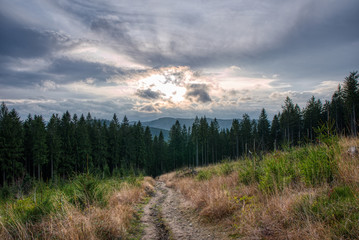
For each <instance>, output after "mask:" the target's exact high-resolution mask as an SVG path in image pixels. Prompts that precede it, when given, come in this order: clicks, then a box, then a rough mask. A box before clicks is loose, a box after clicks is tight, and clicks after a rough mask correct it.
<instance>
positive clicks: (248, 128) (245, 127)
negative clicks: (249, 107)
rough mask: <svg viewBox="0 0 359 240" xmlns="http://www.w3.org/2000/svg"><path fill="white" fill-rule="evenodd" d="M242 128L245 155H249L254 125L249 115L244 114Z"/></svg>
mask: <svg viewBox="0 0 359 240" xmlns="http://www.w3.org/2000/svg"><path fill="white" fill-rule="evenodd" d="M240 126H241V137H242V141H241V142H242V149H243V150H244V154H245V155H247V154H248V150H249V146H250V144H251V139H252V124H251V119H250V117H249V115H248V114H246V113H245V114H243V119H242V122H241V124H240Z"/></svg>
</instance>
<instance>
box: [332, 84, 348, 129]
mask: <svg viewBox="0 0 359 240" xmlns="http://www.w3.org/2000/svg"><path fill="white" fill-rule="evenodd" d="M330 112H331V115H330V117H331V119H332V120H334V121H335V128H336V131H337V133H341V132H342V131H343V130H344V127H345V119H344V115H345V114H344V113H345V109H344V98H343V91H342V88H341V86H340V84H339V85H338V89H337V90H336V91H335V92H334V94H333V96H332V101H331V102H330Z"/></svg>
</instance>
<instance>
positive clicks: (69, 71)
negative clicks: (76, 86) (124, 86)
mask: <svg viewBox="0 0 359 240" xmlns="http://www.w3.org/2000/svg"><path fill="white" fill-rule="evenodd" d="M47 72H48V73H51V74H55V75H58V76H61V75H62V76H65V78H63V77H62V79H63V81H64V82H73V81H78V80H83V79H86V78H96V79H98V80H100V81H101V80H102V81H105V80H106V79H107V78H109V77H110V76H112V75H114V74H123V72H122V71H121V70H120V69H119V68H115V67H111V66H107V65H104V64H100V63H92V62H86V61H83V60H73V59H69V58H59V59H56V60H54V61H53V63H52V64H51V66H50V67H49V69H48V70H47ZM67 76H71V78H67Z"/></svg>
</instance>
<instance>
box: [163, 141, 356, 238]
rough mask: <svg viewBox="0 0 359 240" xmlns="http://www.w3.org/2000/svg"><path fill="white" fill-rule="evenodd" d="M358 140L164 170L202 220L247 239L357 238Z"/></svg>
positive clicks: (171, 184) (169, 180)
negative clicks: (352, 150) (354, 149)
mask: <svg viewBox="0 0 359 240" xmlns="http://www.w3.org/2000/svg"><path fill="white" fill-rule="evenodd" d="M358 145H359V140H358V139H357V138H340V139H339V138H336V137H329V138H323V139H322V141H321V143H320V144H316V145H312V144H310V145H306V146H302V147H292V148H287V149H285V150H283V151H276V152H273V153H269V154H266V155H263V156H250V157H243V158H241V159H238V160H237V161H224V162H222V163H221V164H217V165H210V166H208V167H202V168H198V169H196V170H195V172H194V174H188V172H186V171H184V170H182V171H176V172H172V173H169V174H166V175H163V176H162V177H161V179H162V180H163V181H165V182H166V184H167V185H168V186H171V187H174V188H175V189H178V190H179V191H180V192H181V193H182V194H183V195H184V196H185V197H186V199H187V200H188V201H189V202H190V203H191V204H192V207H193V211H194V212H195V214H197V215H198V217H199V219H200V221H202V222H204V223H206V224H209V225H213V224H216V225H217V226H218V229H219V230H220V229H221V230H222V231H228V232H229V238H240V239H357V238H358V236H359V224H358V222H359V156H358V155H357V153H356V154H352V153H349V152H348V148H349V147H351V146H358Z"/></svg>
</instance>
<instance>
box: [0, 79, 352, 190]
mask: <svg viewBox="0 0 359 240" xmlns="http://www.w3.org/2000/svg"><path fill="white" fill-rule="evenodd" d="M358 77H359V75H358V72H351V73H350V74H349V75H348V76H347V77H346V78H345V81H344V83H343V84H342V85H339V86H338V89H337V90H336V91H335V92H334V94H333V96H332V99H331V101H325V102H324V103H322V102H321V101H320V100H319V99H316V98H315V97H314V96H313V97H311V98H310V99H309V100H308V102H307V105H306V106H305V108H304V109H300V107H299V106H298V105H297V104H294V103H293V101H292V100H291V99H290V98H289V97H287V98H286V99H285V101H284V105H283V106H282V109H281V111H280V112H278V114H276V115H274V117H273V119H272V120H271V121H269V120H268V117H267V113H266V111H265V109H264V108H263V109H262V111H261V113H260V115H259V117H258V119H251V118H250V117H249V115H248V114H244V115H243V117H242V119H241V120H240V121H239V120H238V119H234V120H233V122H232V126H231V128H230V129H220V127H219V124H218V122H217V120H216V119H214V120H213V121H211V122H210V123H208V122H207V119H206V117H201V118H198V117H196V118H195V121H194V123H193V124H192V126H185V125H183V126H181V125H180V123H179V122H178V121H177V122H176V123H175V124H174V125H173V126H172V128H171V130H170V134H169V141H168V142H166V141H165V139H164V137H163V134H162V132H161V133H160V134H159V136H154V137H153V136H152V135H151V131H150V129H149V127H146V128H144V127H143V126H142V124H141V122H140V121H139V122H137V123H135V124H130V123H129V120H128V119H127V117H126V116H125V117H124V118H123V120H122V121H121V122H120V121H119V119H118V117H117V115H116V114H114V115H113V118H112V120H111V121H110V122H109V123H106V122H105V121H101V120H96V119H94V118H92V116H91V114H90V113H88V114H87V116H86V117H85V116H84V115H81V116H80V117H79V116H77V115H76V114H74V115H71V114H70V113H69V112H66V113H64V114H63V115H62V116H61V117H60V116H59V115H58V114H53V115H52V117H51V118H50V120H49V121H48V122H47V123H46V122H45V121H44V119H43V117H42V116H41V115H34V116H32V115H29V116H28V117H27V119H26V120H25V121H21V119H20V117H19V115H18V113H17V112H16V110H15V109H12V110H9V109H8V108H7V106H6V104H5V103H2V104H1V109H0V166H1V175H2V177H1V179H0V183H1V185H4V184H9V183H13V182H15V181H18V180H21V179H23V178H24V177H26V176H27V177H32V178H36V179H41V180H50V179H55V178H56V177H63V178H67V177H69V176H71V175H73V174H77V173H85V172H91V173H94V174H100V175H102V176H110V175H125V174H130V173H138V172H141V173H143V174H147V175H152V176H157V175H159V174H161V173H164V172H168V171H171V170H173V169H176V168H180V167H184V166H189V167H191V166H201V165H207V164H211V163H217V162H219V161H221V160H223V159H226V158H227V159H235V158H239V157H241V156H247V155H249V154H260V153H264V152H268V151H272V150H276V149H280V148H281V147H282V146H283V145H287V146H295V145H299V144H303V143H308V142H313V141H314V140H315V139H316V132H315V131H314V129H316V128H317V127H318V126H320V124H323V123H326V122H328V121H329V122H332V123H334V130H335V132H336V133H337V134H343V135H352V136H357V120H358V117H359V116H358V115H359V114H358V113H359V111H358V110H359V109H358V108H359V104H358V102H359V101H358V100H359V87H358Z"/></svg>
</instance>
